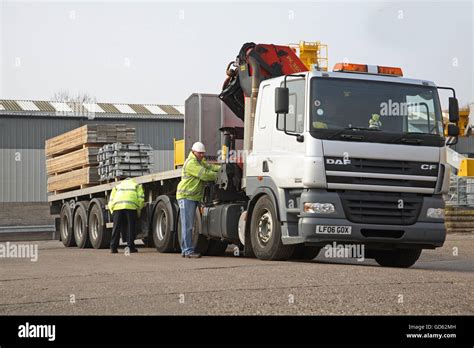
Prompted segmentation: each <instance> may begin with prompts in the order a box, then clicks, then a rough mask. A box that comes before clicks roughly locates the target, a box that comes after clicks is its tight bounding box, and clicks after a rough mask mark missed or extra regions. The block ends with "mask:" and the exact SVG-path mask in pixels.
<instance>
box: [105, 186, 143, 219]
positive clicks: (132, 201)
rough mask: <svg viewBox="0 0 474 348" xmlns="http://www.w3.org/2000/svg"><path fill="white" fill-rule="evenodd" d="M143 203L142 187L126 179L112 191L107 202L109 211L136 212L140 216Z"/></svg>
mask: <svg viewBox="0 0 474 348" xmlns="http://www.w3.org/2000/svg"><path fill="white" fill-rule="evenodd" d="M144 203H145V194H144V193H143V187H142V185H140V184H137V183H136V182H135V180H133V179H126V180H124V181H122V182H121V183H120V184H118V185H117V186H115V187H114V188H113V189H112V193H111V195H110V200H109V205H108V207H109V210H110V212H111V213H113V212H114V211H116V210H124V209H130V210H136V211H137V213H138V214H140V210H142V208H143V205H144Z"/></svg>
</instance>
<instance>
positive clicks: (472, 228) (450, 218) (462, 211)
mask: <svg viewBox="0 0 474 348" xmlns="http://www.w3.org/2000/svg"><path fill="white" fill-rule="evenodd" d="M444 223H445V226H446V232H448V233H470V232H471V233H472V232H474V209H473V208H469V207H448V206H446V208H445V219H444Z"/></svg>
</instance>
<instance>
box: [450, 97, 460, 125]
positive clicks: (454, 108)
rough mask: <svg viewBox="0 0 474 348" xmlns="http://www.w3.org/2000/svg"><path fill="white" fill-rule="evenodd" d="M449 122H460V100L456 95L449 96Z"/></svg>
mask: <svg viewBox="0 0 474 348" xmlns="http://www.w3.org/2000/svg"><path fill="white" fill-rule="evenodd" d="M449 122H453V123H458V122H459V105H458V100H457V99H456V98H454V97H450V98H449Z"/></svg>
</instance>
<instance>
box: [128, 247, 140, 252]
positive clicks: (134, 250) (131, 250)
mask: <svg viewBox="0 0 474 348" xmlns="http://www.w3.org/2000/svg"><path fill="white" fill-rule="evenodd" d="M129 253H138V249H137V248H130V249H129Z"/></svg>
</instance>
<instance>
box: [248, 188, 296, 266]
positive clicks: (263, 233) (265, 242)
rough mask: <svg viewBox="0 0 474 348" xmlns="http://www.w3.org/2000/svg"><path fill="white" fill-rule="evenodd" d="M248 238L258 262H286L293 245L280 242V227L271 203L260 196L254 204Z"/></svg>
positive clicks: (266, 198)
mask: <svg viewBox="0 0 474 348" xmlns="http://www.w3.org/2000/svg"><path fill="white" fill-rule="evenodd" d="M250 238H251V240H252V248H253V251H254V253H255V256H256V257H257V258H259V259H260V260H280V261H282V260H288V259H289V258H290V256H291V255H292V254H293V250H294V249H295V247H294V245H284V244H283V242H282V241H281V225H280V222H279V221H278V219H277V214H276V211H275V207H274V206H273V203H272V201H271V200H270V198H269V197H268V196H266V195H265V196H262V197H261V198H259V200H258V201H257V203H256V204H255V208H254V210H253V213H252V221H251V226H250Z"/></svg>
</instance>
